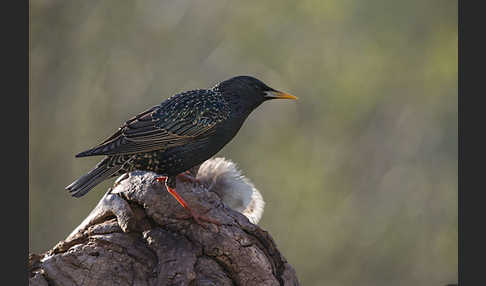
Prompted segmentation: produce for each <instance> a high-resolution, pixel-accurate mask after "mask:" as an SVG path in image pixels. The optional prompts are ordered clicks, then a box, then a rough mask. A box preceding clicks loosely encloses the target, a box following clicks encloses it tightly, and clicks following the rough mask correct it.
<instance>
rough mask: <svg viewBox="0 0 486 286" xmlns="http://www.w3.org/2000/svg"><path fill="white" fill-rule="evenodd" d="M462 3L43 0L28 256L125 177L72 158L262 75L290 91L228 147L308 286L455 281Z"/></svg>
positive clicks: (34, 27) (33, 32) (33, 100)
mask: <svg viewBox="0 0 486 286" xmlns="http://www.w3.org/2000/svg"><path fill="white" fill-rule="evenodd" d="M457 5H458V4H457V1H450V0H449V1H446V0H440V1H439V0H431V1H418V0H416V1H385V0H372V1H358V0H355V1H348V0H340V1H317V0H302V1H276V0H275V1H215V0H211V1H209V0H208V1H188V0H177V1H175V0H174V1H156V0H150V1H142V0H139V1H107V0H105V1H53V0H51V1H47V0H44V1H41V0H33V1H30V13H31V18H30V19H31V24H30V39H31V43H30V68H31V69H30V107H29V108H30V130H29V132H30V133H29V134H30V159H29V173H30V175H29V183H30V193H29V195H30V202H29V204H30V215H29V218H30V222H29V230H30V233H29V249H30V251H32V252H42V251H45V250H47V249H49V248H50V247H52V246H53V245H54V244H55V243H57V242H58V241H59V240H62V239H63V238H65V237H66V236H67V235H68V234H69V233H70V232H71V231H72V230H73V229H74V227H76V226H77V225H78V224H79V223H80V222H81V220H82V219H83V218H84V217H85V216H86V215H87V214H88V212H89V211H90V210H91V209H92V208H93V207H94V206H95V204H96V203H97V202H98V200H99V199H100V198H101V196H102V195H103V194H104V192H105V191H106V189H107V187H108V186H110V185H111V184H112V182H113V180H111V181H107V182H105V183H104V184H102V185H99V186H98V187H96V188H95V189H94V190H93V191H92V192H90V193H89V194H88V195H86V196H85V197H83V198H81V199H75V198H72V197H70V195H69V194H68V193H67V192H66V191H65V190H64V187H65V186H66V185H68V184H69V183H71V182H72V181H73V180H74V179H76V178H78V177H79V176H81V175H82V174H84V173H85V172H86V171H88V170H89V169H91V168H92V167H93V166H94V165H95V164H96V163H97V162H98V160H99V159H100V158H99V157H95V158H82V159H75V158H74V155H75V154H76V153H78V152H80V151H83V150H85V149H87V148H89V147H92V146H93V145H94V144H97V143H98V142H100V141H101V140H102V139H105V138H106V137H107V136H109V135H111V134H112V132H114V131H115V130H116V129H117V128H118V127H119V126H120V125H121V124H122V123H123V122H124V121H125V120H126V119H128V118H129V117H131V116H134V115H136V114H137V113H139V112H141V111H143V110H145V109H147V108H149V107H151V106H153V105H156V104H159V103H160V102H161V101H163V100H164V99H166V98H167V97H169V96H170V95H172V94H174V93H177V92H180V91H184V90H188V89H195V88H206V87H211V86H213V85H214V84H216V83H217V82H218V81H221V80H224V79H227V78H229V77H232V76H234V75H241V74H249V75H254V76H256V77H258V78H260V79H261V80H263V81H264V82H266V83H267V84H269V85H270V86H272V87H274V88H277V89H281V90H284V91H287V92H290V93H292V94H294V95H296V96H298V97H299V98H300V100H299V101H297V102H290V101H278V102H277V101H273V102H270V103H266V104H264V105H262V106H261V107H260V108H259V109H257V110H256V111H255V112H254V113H253V114H252V115H251V116H250V117H249V119H248V120H247V122H246V123H245V125H244V126H243V128H242V129H241V131H240V132H239V134H238V135H237V136H236V138H235V139H234V140H233V141H232V142H231V143H230V144H228V145H227V146H226V147H225V148H224V149H223V150H222V151H221V152H220V153H218V155H217V156H224V157H227V158H230V159H231V160H233V161H235V162H236V163H237V164H238V165H239V167H240V168H241V169H242V170H243V172H244V173H245V174H246V175H247V176H248V177H249V178H250V179H251V180H252V182H253V183H254V184H255V185H256V186H257V188H258V189H259V190H260V191H261V192H262V194H263V196H264V199H265V201H266V208H265V212H264V215H263V219H262V221H261V223H260V225H261V226H262V227H263V228H264V229H266V230H268V231H269V232H270V233H271V234H272V236H273V237H274V239H275V241H276V242H277V245H278V246H279V248H280V249H281V251H282V252H283V254H284V255H285V257H286V258H287V259H288V261H289V262H290V263H291V264H292V265H293V266H294V267H295V269H296V271H297V274H298V276H299V279H300V281H301V283H302V285H445V284H446V283H451V282H457V279H458V271H457V266H458V262H457V259H458V257H457V256H458V253H457V252H458V246H457V242H458V241H457V235H458V220H457V184H458V179H457V171H458V170H457V155H458V154H457V141H458V125H457V122H458V119H457V116H458V111H457V108H458V106H457V94H458V89H457V66H458V57H457V46H458V34H457V33H458V32H457V21H458V19H457V9H458V8H457Z"/></svg>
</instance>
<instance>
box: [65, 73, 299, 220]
mask: <svg viewBox="0 0 486 286" xmlns="http://www.w3.org/2000/svg"><path fill="white" fill-rule="evenodd" d="M277 98H282V99H294V100H295V99H297V97H295V96H293V95H290V94H288V93H285V92H281V91H278V90H275V89H273V88H271V87H269V86H267V85H266V84H264V83H263V82H261V81H260V80H258V79H256V78H254V77H251V76H237V77H233V78H231V79H228V80H225V81H222V82H220V83H219V84H217V85H216V86H214V87H213V88H211V89H198V90H191V91H186V92H182V93H179V94H176V95H173V96H171V97H170V98H168V99H166V100H165V101H163V102H162V103H161V104H159V105H157V106H154V107H152V108H150V109H148V110H146V111H144V112H142V113H140V114H139V115H137V116H135V117H133V118H131V119H129V120H128V121H126V122H125V124H123V126H121V127H120V128H119V129H118V131H117V132H115V134H113V135H112V136H110V137H109V138H108V139H106V140H105V141H103V142H102V143H101V144H99V145H97V146H95V147H93V148H91V149H89V150H86V151H84V152H81V153H79V154H77V155H76V157H87V156H97V155H104V156H105V157H104V159H103V160H101V161H100V162H99V163H98V164H97V165H96V166H95V168H94V169H92V170H91V171H89V172H88V173H87V174H86V175H84V176H82V177H80V178H79V179H77V180H76V181H74V182H73V183H71V184H70V185H69V186H67V187H66V189H67V190H69V192H70V193H71V195H72V196H74V197H81V196H83V195H85V194H86V193H87V192H88V191H90V190H91V189H92V188H93V187H94V186H96V185H97V184H99V183H100V182H102V181H104V180H106V179H108V178H112V177H116V176H120V175H122V174H125V173H128V172H131V171H134V170H143V171H152V172H155V173H157V174H159V175H161V176H160V177H159V178H158V179H157V180H158V181H159V182H164V183H165V186H166V188H167V190H168V191H169V193H170V194H171V195H172V196H173V197H174V198H175V199H176V200H177V201H178V202H179V203H180V204H181V205H182V206H183V207H184V208H186V209H188V210H189V211H190V212H191V214H192V216H193V217H194V219H195V220H196V221H198V222H199V220H198V217H200V216H198V215H197V214H195V213H194V212H193V211H192V210H191V209H190V208H189V206H188V205H187V203H186V202H185V201H184V199H183V198H182V197H181V196H180V195H179V194H177V192H176V183H175V182H176V179H175V178H176V176H182V177H183V178H185V179H191V178H188V175H187V174H185V172H186V171H187V170H189V169H190V168H192V167H193V166H197V165H199V164H201V163H203V162H204V161H206V160H207V159H209V158H211V157H212V156H213V155H214V154H216V153H217V152H218V151H219V150H220V149H221V148H223V146H225V145H226V144H227V143H228V142H229V141H231V139H232V138H233V137H234V136H235V135H236V133H237V132H238V130H239V129H240V128H241V126H242V124H243V122H244V121H245V119H246V118H247V117H248V115H249V114H250V113H251V112H252V111H253V110H254V109H255V108H257V107H258V106H259V105H260V104H262V103H263V102H264V101H267V100H270V99H277ZM192 179H194V178H192Z"/></svg>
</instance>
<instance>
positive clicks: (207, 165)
mask: <svg viewBox="0 0 486 286" xmlns="http://www.w3.org/2000/svg"><path fill="white" fill-rule="evenodd" d="M197 179H198V180H199V181H200V182H201V183H202V184H204V185H206V186H207V187H208V190H210V191H212V192H215V193H217V194H218V195H219V196H220V197H221V199H222V200H223V202H224V203H225V204H226V205H227V206H228V207H230V208H231V209H233V210H236V211H238V212H240V213H242V214H243V215H245V216H246V217H247V218H248V219H249V220H250V221H251V222H252V223H254V224H257V223H258V222H259V221H260V219H261V217H262V215H263V208H264V206H265V202H264V201H263V197H262V195H261V194H260V192H259V191H258V190H257V189H256V188H255V186H254V185H253V184H252V183H251V182H250V180H249V179H248V178H246V177H245V176H243V175H242V174H241V171H240V170H238V168H237V167H236V164H235V163H233V162H232V161H230V160H227V159H225V158H221V157H218V158H212V159H209V160H207V161H206V162H204V163H203V164H202V165H201V167H200V168H199V171H198V173H197Z"/></svg>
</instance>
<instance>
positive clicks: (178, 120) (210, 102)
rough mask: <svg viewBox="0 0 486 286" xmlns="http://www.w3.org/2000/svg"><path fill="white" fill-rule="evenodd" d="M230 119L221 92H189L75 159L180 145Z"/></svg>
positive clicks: (130, 122)
mask: <svg viewBox="0 0 486 286" xmlns="http://www.w3.org/2000/svg"><path fill="white" fill-rule="evenodd" d="M228 116H229V107H228V104H227V103H226V102H225V101H224V99H223V97H221V96H220V95H219V94H218V93H215V92H213V91H209V90H193V91H188V92H185V93H181V94H177V95H174V96H173V97H171V98H169V99H167V100H166V101H164V102H163V103H162V104H160V105H158V106H155V107H152V108H150V109H148V110H146V111H144V112H142V113H140V114H139V115H137V116H135V117H133V118H131V119H130V120H128V121H127V122H126V123H125V124H124V125H123V126H122V127H120V128H119V129H118V131H117V132H116V133H115V134H113V135H112V136H111V137H109V138H108V139H106V140H105V141H103V142H102V143H101V144H100V145H98V146H96V147H94V148H92V149H90V150H87V151H85V152H82V153H79V154H78V155H76V156H77V157H84V156H93V155H113V154H129V153H139V152H150V151H154V150H161V149H162V150H163V149H166V148H169V147H176V146H181V145H184V144H187V143H189V142H192V141H194V140H196V139H200V138H203V137H207V136H209V135H211V134H212V132H213V131H214V127H215V126H216V125H217V124H218V123H220V122H221V121H223V120H225V119H226V118H227V117H228Z"/></svg>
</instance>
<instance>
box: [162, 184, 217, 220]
mask: <svg viewBox="0 0 486 286" xmlns="http://www.w3.org/2000/svg"><path fill="white" fill-rule="evenodd" d="M190 177H192V176H190ZM156 180H157V181H158V182H160V183H165V187H166V188H167V191H168V192H169V193H170V194H171V195H172V196H173V197H174V198H175V199H176V200H177V201H178V202H179V204H181V205H182V206H183V207H184V208H185V209H186V210H188V211H189V212H190V213H191V214H190V216H180V217H178V218H180V219H188V218H193V219H194V221H196V223H197V224H199V225H200V226H202V227H204V228H207V226H206V225H204V224H203V221H205V222H208V223H212V224H216V225H221V223H220V222H219V221H217V220H214V219H211V218H210V217H208V216H206V215H203V214H198V213H196V212H195V211H193V210H192V209H191V208H190V207H189V206H188V205H187V203H186V201H185V200H184V199H183V198H182V197H181V196H180V195H179V194H178V193H177V192H176V190H175V188H171V187H169V186H168V185H167V177H165V176H161V177H157V178H156Z"/></svg>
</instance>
